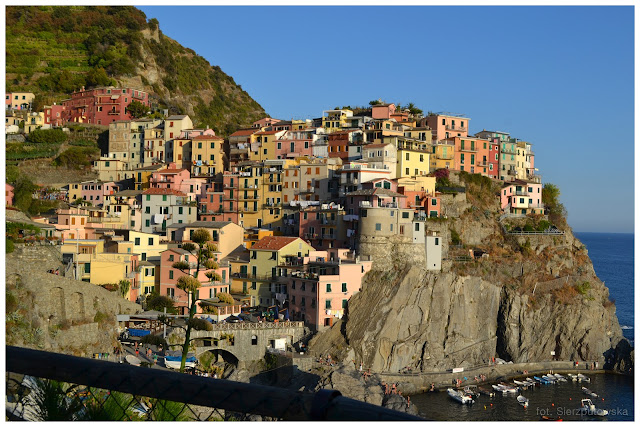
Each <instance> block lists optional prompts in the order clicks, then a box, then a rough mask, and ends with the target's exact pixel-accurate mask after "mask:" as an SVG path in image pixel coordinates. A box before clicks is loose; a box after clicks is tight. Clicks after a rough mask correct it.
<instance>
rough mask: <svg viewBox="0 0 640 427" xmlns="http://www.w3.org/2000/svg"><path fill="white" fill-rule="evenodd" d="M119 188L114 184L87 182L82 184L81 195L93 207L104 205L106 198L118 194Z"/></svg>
mask: <svg viewBox="0 0 640 427" xmlns="http://www.w3.org/2000/svg"><path fill="white" fill-rule="evenodd" d="M118 190H119V187H118V185H117V184H115V183H114V182H101V181H86V182H83V183H82V189H81V190H80V195H81V197H82V199H83V200H86V201H87V202H89V203H91V204H92V205H93V206H98V205H102V204H104V200H105V197H109V196H112V195H114V194H116V193H117V192H118Z"/></svg>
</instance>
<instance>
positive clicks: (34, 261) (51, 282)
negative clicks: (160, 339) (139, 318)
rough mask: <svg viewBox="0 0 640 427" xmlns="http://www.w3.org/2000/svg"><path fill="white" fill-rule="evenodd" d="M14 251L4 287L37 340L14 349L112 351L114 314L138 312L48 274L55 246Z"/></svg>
mask: <svg viewBox="0 0 640 427" xmlns="http://www.w3.org/2000/svg"><path fill="white" fill-rule="evenodd" d="M16 246H17V247H16V251H15V252H14V253H11V254H7V257H6V260H5V279H6V284H7V288H8V289H10V290H11V292H13V293H15V294H16V295H15V296H16V297H17V298H18V299H19V302H20V303H21V304H22V305H23V306H25V307H26V309H25V310H26V311H27V313H26V315H25V318H26V319H28V321H29V322H30V324H31V326H32V328H33V330H34V331H36V330H37V331H38V336H39V337H40V340H39V341H35V342H34V341H33V340H31V341H25V340H20V338H19V337H18V338H17V341H16V342H15V345H22V346H25V347H37V348H41V349H46V350H49V351H56V352H63V353H68V354H74V355H79V356H88V355H91V354H92V353H100V352H112V351H113V345H114V344H115V338H116V336H117V333H116V321H115V315H116V314H121V313H122V314H134V313H139V312H141V311H142V307H141V306H140V305H138V304H135V303H132V302H130V301H127V300H125V299H123V298H121V297H120V296H118V295H116V294H115V293H112V292H109V291H107V290H105V289H103V288H101V287H99V286H96V285H93V284H90V283H86V282H80V281H76V280H73V279H69V278H66V277H62V276H57V275H54V274H50V273H47V270H49V269H51V268H53V269H55V268H58V267H60V266H61V265H62V264H61V263H60V261H59V259H58V258H57V254H56V253H55V251H56V250H57V248H55V247H47V246H24V245H16ZM98 313H100V314H99V315H98V316H97V317H96V314H98ZM96 320H98V321H96Z"/></svg>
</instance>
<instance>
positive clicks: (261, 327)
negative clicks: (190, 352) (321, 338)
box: [167, 322, 304, 363]
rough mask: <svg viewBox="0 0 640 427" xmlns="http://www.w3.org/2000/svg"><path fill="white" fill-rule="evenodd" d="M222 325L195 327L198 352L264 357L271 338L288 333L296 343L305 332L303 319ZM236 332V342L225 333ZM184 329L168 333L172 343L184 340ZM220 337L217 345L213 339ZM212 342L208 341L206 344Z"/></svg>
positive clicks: (289, 340) (248, 358) (241, 357)
mask: <svg viewBox="0 0 640 427" xmlns="http://www.w3.org/2000/svg"><path fill="white" fill-rule="evenodd" d="M220 326H225V327H220V328H218V327H217V325H214V330H213V331H192V332H191V338H192V339H194V340H196V341H195V346H196V355H198V356H199V355H200V354H202V353H204V352H205V351H215V350H223V351H225V352H229V353H231V354H232V355H233V356H234V357H235V358H236V359H238V361H239V362H243V363H244V362H250V361H254V360H260V359H262V358H263V357H264V355H265V353H266V350H267V347H270V340H272V339H276V338H282V337H287V344H289V345H293V344H295V343H297V342H298V341H300V340H301V339H302V338H303V336H304V324H303V322H284V323H283V324H274V323H262V324H242V323H240V324H226V325H220ZM229 335H233V340H232V341H233V344H230V342H229V340H227V339H224V338H223V337H224V336H229ZM183 337H184V331H183V330H182V329H175V330H174V332H173V333H172V334H171V335H170V336H168V337H167V341H168V342H169V343H179V342H183V340H184V338H183ZM214 338H215V339H217V340H219V341H218V343H217V345H216V344H215V343H214V342H213V339H214ZM208 341H210V343H209V342H208ZM205 344H208V345H205Z"/></svg>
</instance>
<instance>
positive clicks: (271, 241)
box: [251, 236, 300, 251]
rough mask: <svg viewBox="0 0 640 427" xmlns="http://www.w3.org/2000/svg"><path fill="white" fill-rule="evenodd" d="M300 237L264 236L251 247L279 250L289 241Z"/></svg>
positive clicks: (291, 241)
mask: <svg viewBox="0 0 640 427" xmlns="http://www.w3.org/2000/svg"><path fill="white" fill-rule="evenodd" d="M298 239H300V238H299V237H285V236H266V237H263V238H262V239H260V240H259V241H258V243H255V244H254V245H253V246H251V249H252V250H253V249H256V250H265V251H279V250H280V249H282V248H284V247H285V246H287V245H288V244H290V243H293V242H295V241H296V240H298Z"/></svg>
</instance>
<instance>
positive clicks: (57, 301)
mask: <svg viewBox="0 0 640 427" xmlns="http://www.w3.org/2000/svg"><path fill="white" fill-rule="evenodd" d="M49 292H50V298H51V307H52V309H53V310H52V312H53V314H54V317H55V318H56V319H58V320H59V321H60V322H62V321H63V320H65V319H66V318H67V312H66V310H65V305H64V289H62V288H60V287H56V288H51V291H49Z"/></svg>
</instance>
